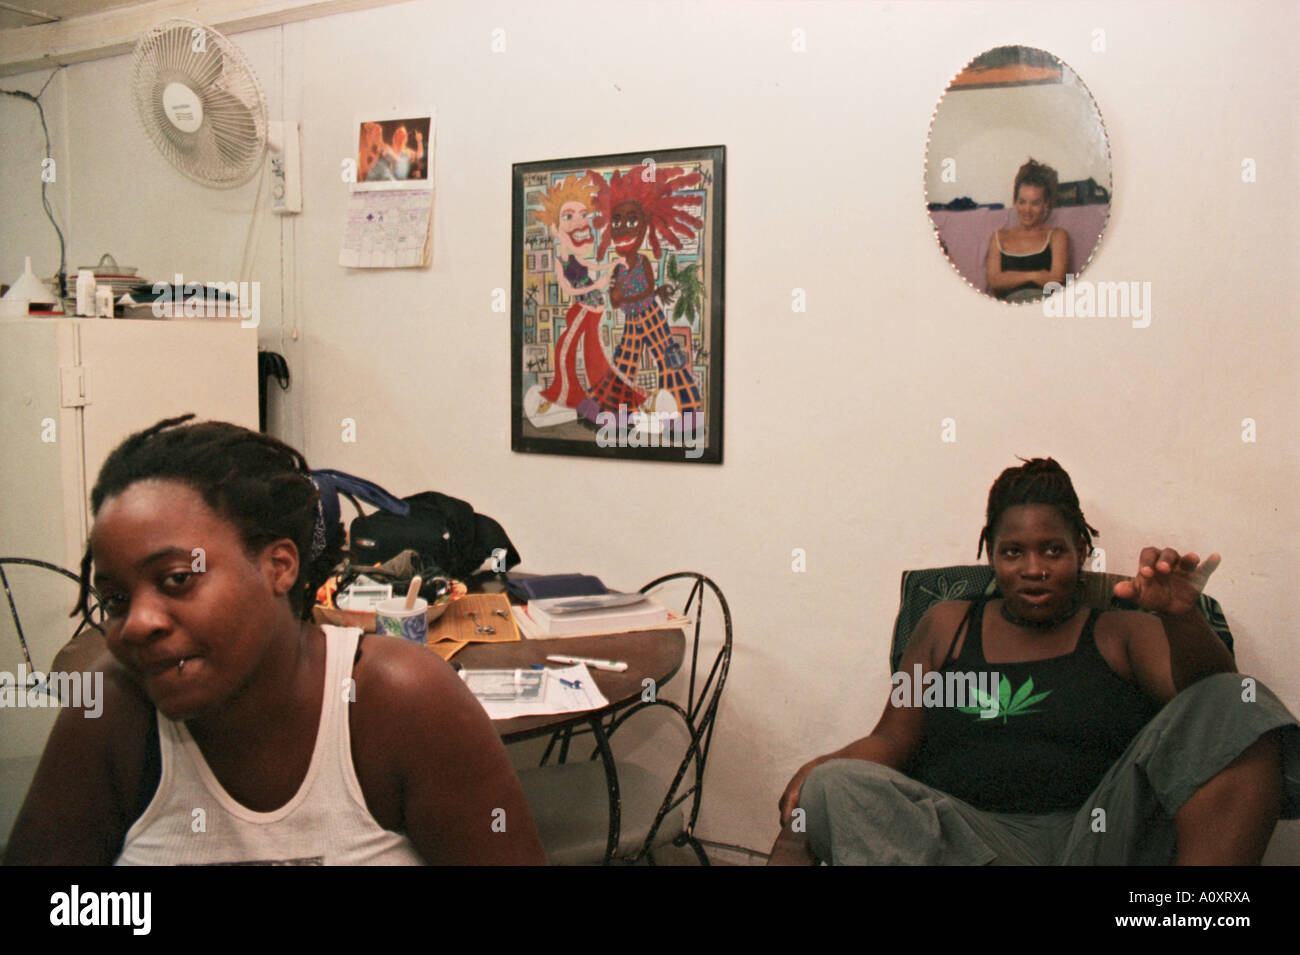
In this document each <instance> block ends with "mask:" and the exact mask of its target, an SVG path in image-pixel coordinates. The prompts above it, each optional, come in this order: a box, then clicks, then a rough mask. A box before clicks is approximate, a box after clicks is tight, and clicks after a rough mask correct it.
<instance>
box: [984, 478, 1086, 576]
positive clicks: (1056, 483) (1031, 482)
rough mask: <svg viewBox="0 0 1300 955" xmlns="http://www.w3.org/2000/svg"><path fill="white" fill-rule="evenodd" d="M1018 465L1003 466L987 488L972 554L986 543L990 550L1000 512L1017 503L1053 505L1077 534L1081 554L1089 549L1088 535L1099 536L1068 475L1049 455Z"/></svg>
mask: <svg viewBox="0 0 1300 955" xmlns="http://www.w3.org/2000/svg"><path fill="white" fill-rule="evenodd" d="M1019 460H1021V461H1024V464H1022V465H1021V466H1020V467H1018V468H1007V469H1006V470H1005V471H1003V472H1002V473H1001V474H999V475H998V479H997V480H996V481H994V482H993V486H992V487H991V488H989V504H988V511H987V512H986V514H985V521H986V523H985V525H984V530H982V531H980V546H979V550H978V551H976V555H975V556H976V557H979V556H981V555H982V554H983V553H984V545H985V544H987V545H988V548H989V553H992V552H993V534H994V531H995V530H996V529H997V526H998V522H999V521H1000V520H1002V514H1003V512H1005V511H1006V509H1007V508H1009V507H1015V506H1017V505H1019V504H1047V505H1049V506H1051V507H1054V508H1056V510H1057V511H1058V512H1059V513H1060V515H1061V517H1062V519H1063V520H1064V521H1065V523H1066V526H1068V527H1069V528H1070V529H1071V530H1072V531H1073V532H1074V533H1075V535H1076V536H1077V537H1081V538H1082V539H1083V541H1084V554H1085V555H1087V554H1090V553H1091V552H1092V537H1093V535H1094V534H1097V535H1100V533H1101V532H1100V531H1098V530H1097V529H1096V528H1095V527H1093V526H1092V525H1091V524H1089V523H1088V522H1087V520H1085V519H1084V516H1083V511H1082V509H1080V507H1079V495H1077V494H1075V493H1074V485H1073V484H1072V483H1071V482H1070V475H1068V474H1066V473H1065V468H1063V467H1061V466H1060V465H1059V464H1057V463H1056V461H1054V460H1053V459H1052V458H1031V459H1030V460H1027V461H1026V460H1025V459H1024V458H1020V459H1019Z"/></svg>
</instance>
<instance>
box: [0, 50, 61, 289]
mask: <svg viewBox="0 0 1300 955" xmlns="http://www.w3.org/2000/svg"><path fill="white" fill-rule="evenodd" d="M61 69H63V67H62V66H60V67H58V68H56V69H55V71H54V72H53V73H51V74H50V75H49V78H48V79H46V81H45V86H42V87H41V90H40V92H39V93H37V94H36V95H35V96H33V95H32V94H31V93H28V92H27V91H26V90H0V93H4V94H5V95H6V96H13V97H15V98H17V99H25V100H27V101H28V102H29V103H32V104H34V105H35V106H36V112H37V113H38V114H39V115H40V117H41V131H42V132H43V133H44V134H45V157H46V158H47V159H53V158H54V157H53V155H52V152H51V148H50V127H49V126H48V125H46V123H45V107H43V106H42V105H41V95H42V94H43V93H44V92H45V90H46V87H48V86H49V85H50V80H53V79H54V77H55V75H56V74H57V73H58V72H59V70H61ZM49 184H50V183H49V180H47V179H46V178H45V177H44V176H42V177H41V205H42V206H44V208H45V215H46V216H47V217H48V218H49V220H50V225H52V226H54V231H55V233H56V234H57V235H58V237H59V271H58V272H57V273H56V274H55V276H54V277H55V279H56V280H57V282H58V285H59V289H58V293H57V294H58V296H59V299H60V301H61V300H62V299H63V298H64V297H65V293H66V291H67V276H68V256H67V252H68V249H67V243H66V242H65V241H64V238H63V230H62V229H60V228H59V224H58V223H57V222H56V221H55V220H54V209H53V207H51V206H50V198H49V196H48V195H47V193H46V186H48V185H49Z"/></svg>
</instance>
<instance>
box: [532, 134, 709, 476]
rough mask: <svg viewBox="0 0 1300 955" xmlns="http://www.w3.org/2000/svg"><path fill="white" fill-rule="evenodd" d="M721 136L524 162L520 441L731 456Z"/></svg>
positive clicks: (560, 450)
mask: <svg viewBox="0 0 1300 955" xmlns="http://www.w3.org/2000/svg"><path fill="white" fill-rule="evenodd" d="M725 167H726V148H725V147H723V146H704V147H699V148H694V149H665V150H650V151H647V152H639V153H623V154H620V155H610V156H585V157H580V158H576V159H562V160H548V161H544V162H528V163H516V164H515V165H514V169H513V176H512V180H513V181H512V200H511V230H510V279H511V316H510V345H511V348H510V355H511V400H510V435H511V444H510V446H511V448H512V449H513V450H515V451H525V452H537V453H543V454H581V455H587V456H591V457H602V458H631V459H641V460H656V461H685V462H694V463H706V464H720V463H721V462H722V381H723V375H722V372H723V274H724V272H723V244H724V234H725V233H724V196H725V182H726V176H725V172H726V168H725Z"/></svg>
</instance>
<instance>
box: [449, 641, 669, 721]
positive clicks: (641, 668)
mask: <svg viewBox="0 0 1300 955" xmlns="http://www.w3.org/2000/svg"><path fill="white" fill-rule="evenodd" d="M552 653H555V654H563V655H564V656H571V657H591V658H594V659H600V660H622V661H624V662H626V663H627V669H626V670H625V671H623V672H622V673H614V672H611V671H609V670H597V669H595V668H594V667H590V666H589V667H588V668H587V669H588V670H590V672H591V675H592V677H594V678H595V680H596V686H597V687H599V688H600V692H601V693H603V694H604V696H605V699H607V700H609V705H608V706H606V707H603V708H602V709H600V710H583V711H582V712H579V713H556V714H552V715H549V716H520V717H516V718H514V719H510V720H494V721H493V724H494V725H495V726H496V728H497V732H499V733H500V734H501V738H502V739H503V740H504V741H506V742H507V743H510V742H515V741H517V740H523V739H529V738H531V737H534V736H545V735H547V734H549V733H552V732H554V731H555V730H557V729H559V728H560V727H562V726H564V725H565V724H566V723H579V722H585V721H586V720H588V719H589V718H590V717H591V716H592V715H593V713H608V712H611V711H613V710H617V709H619V708H620V707H622V706H625V705H628V704H629V703H632V702H635V701H636V700H638V699H640V698H641V693H642V691H643V690H644V689H645V687H644V686H643V684H642V682H641V681H642V680H644V679H645V678H646V677H649V678H650V679H652V680H654V681H655V686H656V687H661V686H663V684H665V683H667V682H668V681H669V680H670V679H671V678H672V676H673V674H675V673H676V672H677V670H678V668H679V667H680V666H681V665H682V660H683V658H684V657H685V654H686V636H685V634H683V633H682V631H681V630H680V629H676V630H638V631H635V632H633V633H613V634H605V635H602V636H595V637H560V638H557V639H551V640H528V639H524V640H518V641H513V642H511V643H471V644H470V645H469V646H467V647H465V649H463V650H461V651H460V652H459V653H457V654H456V656H455V657H454V661H455V662H456V663H459V664H461V666H464V667H466V668H468V669H473V670H490V669H509V668H513V667H528V666H530V665H531V664H534V663H542V664H546V662H547V661H546V657H547V655H548V654H552ZM547 665H548V666H553V667H554V666H559V664H556V663H550V664H547Z"/></svg>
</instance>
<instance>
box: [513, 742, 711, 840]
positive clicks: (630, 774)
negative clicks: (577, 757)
mask: <svg viewBox="0 0 1300 955" xmlns="http://www.w3.org/2000/svg"><path fill="white" fill-rule="evenodd" d="M617 765H618V793H619V800H620V804H621V809H620V811H619V845H618V855H619V856H625V855H628V856H630V855H632V854H633V853H635V852H636V851H637V850H638V849H640V848H641V846H642V844H643V843H644V842H645V838H646V836H647V835H648V834H649V831H650V823H651V822H652V821H653V820H654V817H655V815H656V813H658V812H659V805H660V803H662V802H663V798H664V791H665V789H666V788H667V783H666V782H665V781H664V780H662V779H660V778H659V777H657V776H655V775H654V774H653V773H650V772H649V771H647V770H645V769H642V768H641V767H640V766H638V765H636V764H635V763H626V762H618V764H617ZM519 781H520V782H521V783H523V786H524V795H525V796H526V797H527V798H528V807H529V808H530V809H531V810H532V813H533V819H534V820H536V822H537V831H538V833H539V834H540V835H541V837H542V848H543V849H545V850H546V858H547V860H548V861H550V863H551V864H552V865H599V864H600V863H601V862H603V861H604V859H605V844H606V842H607V841H608V839H609V794H608V792H607V790H606V788H605V767H604V764H603V763H601V761H600V760H599V759H594V760H584V761H582V762H577V763H565V764H563V765H558V766H535V767H531V768H528V769H521V770H520V771H519ZM685 828H686V817H685V814H684V813H683V811H682V807H681V806H678V807H676V808H675V809H673V810H672V811H671V812H670V813H668V815H667V816H665V817H664V821H663V825H661V826H660V827H659V831H658V832H656V833H655V839H654V845H655V846H661V845H667V844H668V843H670V842H671V841H672V840H673V839H674V838H676V837H677V836H678V835H680V834H681V833H682V832H683V831H684V830H685Z"/></svg>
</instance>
